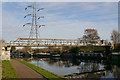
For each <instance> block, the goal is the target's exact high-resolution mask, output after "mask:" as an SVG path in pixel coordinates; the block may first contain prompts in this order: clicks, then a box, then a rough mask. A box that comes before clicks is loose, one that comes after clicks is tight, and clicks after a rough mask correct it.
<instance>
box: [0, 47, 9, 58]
mask: <svg viewBox="0 0 120 80" xmlns="http://www.w3.org/2000/svg"><path fill="white" fill-rule="evenodd" d="M10 49H11V47H2V54H1V58H2V60H10Z"/></svg>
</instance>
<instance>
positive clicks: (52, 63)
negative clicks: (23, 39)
mask: <svg viewBox="0 0 120 80" xmlns="http://www.w3.org/2000/svg"><path fill="white" fill-rule="evenodd" d="M28 61H29V62H30V63H32V64H35V65H37V66H39V67H41V68H43V69H46V70H48V71H50V72H53V73H55V74H57V75H60V76H64V77H68V78H72V77H74V78H86V77H87V78H120V76H119V75H120V66H119V65H114V62H112V61H111V60H87V59H76V58H61V57H50V58H33V59H31V60H28Z"/></svg>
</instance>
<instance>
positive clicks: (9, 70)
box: [2, 60, 17, 79]
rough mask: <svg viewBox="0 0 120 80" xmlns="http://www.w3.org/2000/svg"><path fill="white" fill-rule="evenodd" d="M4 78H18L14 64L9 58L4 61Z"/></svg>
mask: <svg viewBox="0 0 120 80" xmlns="http://www.w3.org/2000/svg"><path fill="white" fill-rule="evenodd" d="M2 78H3V79H9V78H17V74H16V72H15V70H14V68H13V67H12V65H11V64H10V61H9V60H5V61H2Z"/></svg>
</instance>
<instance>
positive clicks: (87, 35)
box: [83, 29, 100, 40]
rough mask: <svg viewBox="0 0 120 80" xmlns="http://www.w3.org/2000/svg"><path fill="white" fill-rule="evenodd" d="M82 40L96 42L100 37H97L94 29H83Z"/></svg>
mask: <svg viewBox="0 0 120 80" xmlns="http://www.w3.org/2000/svg"><path fill="white" fill-rule="evenodd" d="M83 39H84V40H98V39H100V37H99V36H98V32H97V30H96V29H85V32H84V35H83Z"/></svg>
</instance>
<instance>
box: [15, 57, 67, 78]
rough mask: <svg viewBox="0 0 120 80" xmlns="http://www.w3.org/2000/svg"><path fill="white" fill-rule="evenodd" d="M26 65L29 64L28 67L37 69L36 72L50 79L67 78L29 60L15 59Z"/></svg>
mask: <svg viewBox="0 0 120 80" xmlns="http://www.w3.org/2000/svg"><path fill="white" fill-rule="evenodd" d="M15 60H17V61H19V62H21V63H23V64H25V65H27V66H28V67H30V68H31V69H33V70H35V71H36V72H38V73H40V74H41V75H43V76H44V77H45V78H47V79H49V80H67V78H64V77H61V76H58V75H56V74H54V73H52V72H49V71H47V70H45V69H43V68H40V67H38V66H36V65H34V64H31V63H29V62H26V61H22V60H20V59H15Z"/></svg>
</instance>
